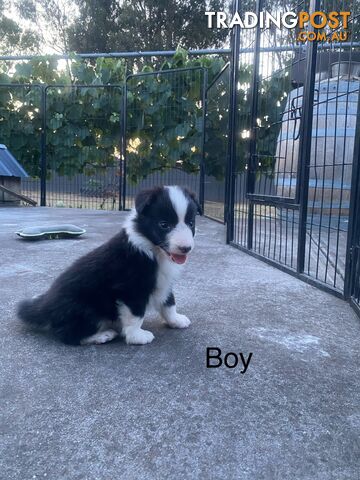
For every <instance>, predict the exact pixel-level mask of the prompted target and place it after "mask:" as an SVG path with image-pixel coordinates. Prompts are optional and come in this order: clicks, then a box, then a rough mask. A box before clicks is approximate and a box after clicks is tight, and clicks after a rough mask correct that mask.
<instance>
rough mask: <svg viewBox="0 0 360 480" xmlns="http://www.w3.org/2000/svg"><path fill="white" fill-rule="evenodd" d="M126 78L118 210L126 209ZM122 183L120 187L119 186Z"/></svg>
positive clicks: (126, 78)
mask: <svg viewBox="0 0 360 480" xmlns="http://www.w3.org/2000/svg"><path fill="white" fill-rule="evenodd" d="M127 80H128V77H125V83H124V89H123V103H122V122H121V152H120V162H121V165H122V166H121V168H120V172H121V177H120V182H119V188H120V191H119V210H126V118H127V112H126V106H127V101H126V100H127ZM121 185H122V188H121ZM121 194H122V198H123V201H122V205H121Z"/></svg>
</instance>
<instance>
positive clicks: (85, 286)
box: [18, 186, 201, 345]
mask: <svg viewBox="0 0 360 480" xmlns="http://www.w3.org/2000/svg"><path fill="white" fill-rule="evenodd" d="M196 213H200V214H201V209H200V206H199V204H198V202H197V200H196V199H195V196H194V194H192V193H190V192H189V191H188V190H187V189H184V188H181V187H178V186H169V187H157V188H153V189H150V190H144V191H142V192H140V193H139V194H138V195H137V197H136V200H135V209H134V210H133V211H132V212H131V214H130V215H129V217H128V219H127V220H126V222H125V225H124V227H123V228H122V230H121V231H120V233H118V234H117V235H115V236H114V237H113V238H111V239H110V240H109V241H108V242H107V243H105V244H103V245H101V246H100V247H98V248H96V249H95V250H93V251H91V252H90V253H88V254H87V255H85V256H83V257H81V258H80V259H78V260H77V261H76V262H75V263H74V264H73V265H71V266H70V268H68V269H67V270H66V271H65V272H63V273H62V274H61V275H60V276H59V277H58V278H57V279H56V280H55V282H54V283H53V285H52V286H51V287H50V289H49V290H48V291H47V292H46V293H45V294H43V295H40V296H39V297H35V298H34V299H32V300H26V301H24V302H22V303H20V305H19V307H18V315H19V317H20V318H21V319H22V320H23V321H24V322H26V323H28V324H31V325H32V326H34V327H38V328H40V329H43V330H47V331H50V332H51V333H52V334H54V335H55V336H56V337H57V338H59V339H60V340H62V341H63V342H64V343H68V344H72V345H78V344H82V345H89V344H101V343H106V342H108V341H110V340H112V339H113V338H115V337H116V336H117V335H118V334H121V335H123V336H124V337H125V340H126V342H127V343H128V344H138V345H142V344H146V343H150V342H151V341H152V340H153V339H154V335H153V334H152V333H151V332H149V331H147V330H143V329H142V328H141V326H142V323H143V320H144V315H145V312H146V310H147V309H148V308H149V307H154V308H155V309H156V310H157V311H158V312H159V313H160V314H161V316H162V317H163V318H164V320H165V321H166V322H167V324H168V325H169V326H170V327H174V328H185V327H188V326H189V325H190V320H189V319H188V318H187V317H186V316H185V315H181V314H179V313H177V311H176V307H175V299H174V294H173V286H174V282H175V280H176V279H177V277H178V275H179V274H180V272H181V270H182V269H183V265H184V264H185V262H186V260H187V256H188V254H189V253H190V252H191V250H192V249H193V248H194V234H195V215H196Z"/></svg>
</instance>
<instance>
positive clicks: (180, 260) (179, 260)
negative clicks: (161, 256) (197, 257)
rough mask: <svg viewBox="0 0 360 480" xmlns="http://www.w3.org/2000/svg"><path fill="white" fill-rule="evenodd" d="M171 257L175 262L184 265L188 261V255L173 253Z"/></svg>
mask: <svg viewBox="0 0 360 480" xmlns="http://www.w3.org/2000/svg"><path fill="white" fill-rule="evenodd" d="M171 259H172V260H173V261H174V262H175V263H178V264H179V265H182V264H183V263H185V262H186V255H177V254H176V253H172V254H171Z"/></svg>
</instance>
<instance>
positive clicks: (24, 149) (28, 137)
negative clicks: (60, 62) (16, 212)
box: [0, 84, 43, 205]
mask: <svg viewBox="0 0 360 480" xmlns="http://www.w3.org/2000/svg"><path fill="white" fill-rule="evenodd" d="M42 117H43V112H42V89H41V86H40V85H21V84H7V85H5V84H2V85H0V143H3V144H5V145H6V146H7V148H8V149H9V150H10V151H11V153H12V154H13V155H14V156H15V158H16V159H17V160H18V162H20V164H21V165H22V166H23V167H24V168H25V170H26V172H27V173H28V174H29V175H30V176H29V178H22V179H21V183H20V189H21V192H19V193H22V194H24V195H26V196H27V197H30V198H31V199H32V200H34V201H36V202H37V204H38V205H40V177H41V145H42Z"/></svg>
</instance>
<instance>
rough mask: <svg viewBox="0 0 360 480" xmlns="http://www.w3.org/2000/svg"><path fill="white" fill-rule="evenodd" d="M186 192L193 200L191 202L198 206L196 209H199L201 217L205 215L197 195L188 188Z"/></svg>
mask: <svg viewBox="0 0 360 480" xmlns="http://www.w3.org/2000/svg"><path fill="white" fill-rule="evenodd" d="M184 190H185V192H186V193H187V194H188V195H189V197H190V198H191V200H192V201H193V202H194V203H195V205H196V208H197V213H198V214H199V215H202V214H203V211H202V208H201V205H200V203H199V201H198V199H197V198H196V195H195V193H194V192H192V191H191V190H189V189H187V188H184Z"/></svg>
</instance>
